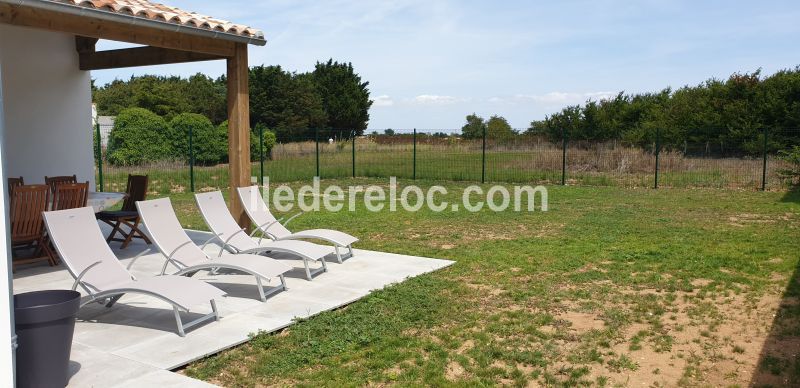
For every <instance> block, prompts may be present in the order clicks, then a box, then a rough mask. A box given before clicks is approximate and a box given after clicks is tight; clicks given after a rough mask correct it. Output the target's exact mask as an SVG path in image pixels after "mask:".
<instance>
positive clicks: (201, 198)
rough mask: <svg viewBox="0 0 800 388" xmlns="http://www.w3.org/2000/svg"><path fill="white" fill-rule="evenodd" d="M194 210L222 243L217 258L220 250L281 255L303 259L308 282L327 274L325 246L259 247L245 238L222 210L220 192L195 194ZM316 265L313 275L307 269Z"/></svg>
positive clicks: (287, 243)
mask: <svg viewBox="0 0 800 388" xmlns="http://www.w3.org/2000/svg"><path fill="white" fill-rule="evenodd" d="M195 199H196V200H197V206H198V208H200V214H202V215H203V219H204V220H205V221H206V225H208V227H209V228H210V229H211V231H212V232H213V233H214V234H215V235H216V236H218V237H219V241H221V242H222V247H221V248H220V254H222V252H223V250H228V251H230V252H233V253H256V254H260V253H266V252H282V253H288V254H291V255H292V256H296V257H299V258H301V259H303V264H304V265H305V270H306V279H308V280H311V279H312V277H313V276H314V275H316V274H317V273H320V272H324V271H327V268H328V267H327V265H326V264H325V256H327V255H328V254H330V253H331V251H330V249H329V248H328V247H325V246H321V245H317V244H312V243H310V242H307V241H272V240H266V241H264V242H263V244H259V242H257V241H256V240H255V239H253V237H252V236H249V235H247V233H246V231H245V230H244V229H242V228H240V227H239V225H238V224H237V223H236V220H234V219H233V216H231V213H230V212H229V211H228V207H227V206H225V199H224V198H223V197H222V192H219V191H215V192H210V193H201V194H195ZM314 261H319V262H320V263H321V264H322V266H321V267H320V268H318V269H316V270H314V271H312V270H311V269H310V267H309V262H314Z"/></svg>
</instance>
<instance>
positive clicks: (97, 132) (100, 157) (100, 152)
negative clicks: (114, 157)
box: [94, 123, 105, 192]
mask: <svg viewBox="0 0 800 388" xmlns="http://www.w3.org/2000/svg"><path fill="white" fill-rule="evenodd" d="M94 130H95V137H97V141H96V142H95V143H96V146H97V151H96V156H95V158H96V159H97V175H98V180H99V181H100V191H101V192H103V191H105V190H103V188H104V187H103V186H104V185H103V142H102V139H101V138H100V123H95V125H94Z"/></svg>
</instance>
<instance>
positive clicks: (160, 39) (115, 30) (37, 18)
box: [0, 3, 238, 57]
mask: <svg viewBox="0 0 800 388" xmlns="http://www.w3.org/2000/svg"><path fill="white" fill-rule="evenodd" d="M0 23H6V24H11V25H15V26H22V27H32V28H38V29H42V30H49V31H58V32H66V33H70V34H73V35H78V36H83V37H88V38H99V39H109V40H116V41H120V42H128V43H135V44H141V45H145V46H153V47H161V48H168V49H175V50H182V51H191V52H195V53H203V54H210V55H217V56H220V57H232V56H233V55H234V51H235V47H236V45H237V44H238V43H235V42H231V41H226V40H222V39H209V38H207V37H202V36H197V35H191V34H185V33H180V32H170V31H166V30H158V29H152V28H144V27H142V26H141V25H137V24H132V23H120V22H116V21H108V20H99V19H92V18H86V17H80V16H77V15H70V14H65V13H61V12H54V11H49V10H44V9H37V8H32V7H25V6H19V5H11V4H8V3H0Z"/></svg>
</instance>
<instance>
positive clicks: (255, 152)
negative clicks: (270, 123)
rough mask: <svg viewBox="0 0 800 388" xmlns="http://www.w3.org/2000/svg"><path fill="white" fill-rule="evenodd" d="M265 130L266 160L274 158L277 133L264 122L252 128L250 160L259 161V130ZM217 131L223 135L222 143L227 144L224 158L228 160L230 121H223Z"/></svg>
mask: <svg viewBox="0 0 800 388" xmlns="http://www.w3.org/2000/svg"><path fill="white" fill-rule="evenodd" d="M262 129H263V131H264V155H263V156H264V160H266V159H272V148H274V147H275V144H276V143H277V140H276V137H275V133H274V132H272V131H270V130H269V129H267V128H266V126H264V125H263V124H256V126H255V128H253V129H251V130H250V161H251V162H257V161H259V160H260V159H259V157H260V155H259V146H258V139H259V133H258V132H259V130H262ZM217 131H218V132H219V133H220V135H221V137H222V143H223V144H224V145H225V157H224V159H223V161H224V162H227V161H228V121H227V120H226V121H223V122H222V124H220V125H219V127H218V129H217Z"/></svg>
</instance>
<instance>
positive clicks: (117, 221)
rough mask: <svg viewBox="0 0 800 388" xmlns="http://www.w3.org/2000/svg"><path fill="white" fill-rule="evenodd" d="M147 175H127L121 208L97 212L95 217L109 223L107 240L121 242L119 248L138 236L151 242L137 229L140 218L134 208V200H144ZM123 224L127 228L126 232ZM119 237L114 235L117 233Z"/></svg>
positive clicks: (124, 246)
mask: <svg viewBox="0 0 800 388" xmlns="http://www.w3.org/2000/svg"><path fill="white" fill-rule="evenodd" d="M147 184H148V179H147V175H128V188H127V189H126V190H125V192H126V193H127V196H126V197H125V201H124V202H123V203H122V209H121V210H117V211H102V212H100V213H97V215H96V216H97V219H98V220H100V221H103V222H105V223H106V224H109V225H111V227H112V229H111V233H109V235H108V238H106V241H107V242H112V241H119V242H122V246H120V248H121V249H125V248H126V247H127V246H128V244H130V243H131V240H133V239H134V238H140V239H142V240H144V242H145V243H147V244H151V242H150V239H148V238H147V236H145V234H144V233H143V232H142V231H141V230H140V229H139V224H140V223H141V218H140V217H139V211H138V210H137V209H136V201H144V200H145V199H146V198H147ZM123 226H124V227H127V228H128V231H127V232H126V231H125V230H123ZM118 233H119V235H120V236H121V237H116V236H117V234H118Z"/></svg>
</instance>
